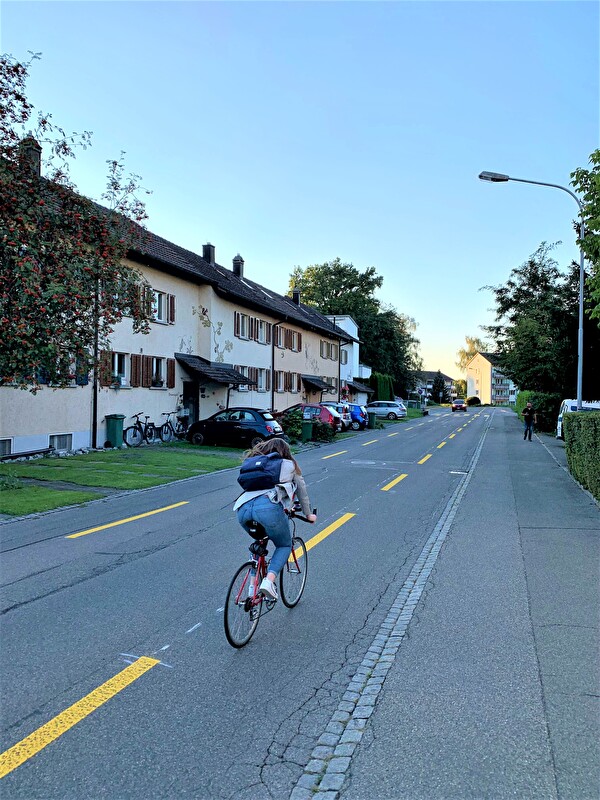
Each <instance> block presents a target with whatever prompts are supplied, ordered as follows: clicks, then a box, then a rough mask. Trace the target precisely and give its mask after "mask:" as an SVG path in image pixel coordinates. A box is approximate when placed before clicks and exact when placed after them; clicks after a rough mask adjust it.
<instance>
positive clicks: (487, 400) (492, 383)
mask: <svg viewBox="0 0 600 800" xmlns="http://www.w3.org/2000/svg"><path fill="white" fill-rule="evenodd" d="M517 392H518V389H517V387H516V385H515V384H514V383H513V382H512V381H511V380H510V378H507V377H506V376H505V375H504V374H503V372H502V370H501V368H500V355H499V354H498V353H476V354H475V355H474V356H473V358H472V359H471V360H470V361H469V363H468V364H467V397H479V399H480V400H481V402H482V403H484V404H486V405H494V406H506V405H508V406H514V405H515V403H516V401H517Z"/></svg>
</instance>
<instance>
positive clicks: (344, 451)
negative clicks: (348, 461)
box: [321, 450, 348, 461]
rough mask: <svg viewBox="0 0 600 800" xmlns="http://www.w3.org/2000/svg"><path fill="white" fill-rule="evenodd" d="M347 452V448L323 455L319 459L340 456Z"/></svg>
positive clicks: (323, 459)
mask: <svg viewBox="0 0 600 800" xmlns="http://www.w3.org/2000/svg"><path fill="white" fill-rule="evenodd" d="M347 452H348V451H347V450H340V452H339V453H332V454H331V455H330V456H323V458H322V459H321V461H325V460H326V459H328V458H335V456H341V455H343V454H344V453H347Z"/></svg>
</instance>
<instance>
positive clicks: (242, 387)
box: [238, 366, 250, 392]
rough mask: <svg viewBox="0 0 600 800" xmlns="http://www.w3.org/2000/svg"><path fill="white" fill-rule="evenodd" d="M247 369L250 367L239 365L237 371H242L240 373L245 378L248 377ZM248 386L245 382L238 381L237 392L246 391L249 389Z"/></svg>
mask: <svg viewBox="0 0 600 800" xmlns="http://www.w3.org/2000/svg"><path fill="white" fill-rule="evenodd" d="M249 369H250V367H242V366H240V367H239V371H240V372H241V373H242V375H243V376H244V377H245V378H248V377H249V375H248V371H249ZM249 388H250V387H249V386H248V384H247V383H240V385H239V386H238V391H239V392H247V391H248V390H249Z"/></svg>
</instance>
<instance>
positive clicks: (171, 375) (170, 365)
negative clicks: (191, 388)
mask: <svg viewBox="0 0 600 800" xmlns="http://www.w3.org/2000/svg"><path fill="white" fill-rule="evenodd" d="M174 386H175V359H174V358H167V389H173V387H174Z"/></svg>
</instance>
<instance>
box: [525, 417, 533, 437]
mask: <svg viewBox="0 0 600 800" xmlns="http://www.w3.org/2000/svg"><path fill="white" fill-rule="evenodd" d="M532 433H533V420H532V419H530V420H529V422H527V420H525V421H524V423H523V438H524V439H527V437H528V436H529V440H530V441H531V434H532Z"/></svg>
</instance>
